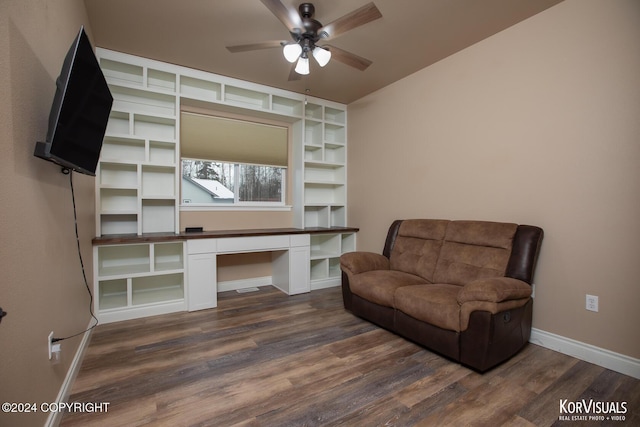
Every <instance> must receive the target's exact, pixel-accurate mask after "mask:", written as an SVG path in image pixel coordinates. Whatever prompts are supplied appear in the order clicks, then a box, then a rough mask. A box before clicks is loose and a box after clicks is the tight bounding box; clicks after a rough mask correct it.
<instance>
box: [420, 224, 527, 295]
mask: <svg viewBox="0 0 640 427" xmlns="http://www.w3.org/2000/svg"><path fill="white" fill-rule="evenodd" d="M517 229H518V225H517V224H510V223H501V222H487V221H451V222H450V223H449V224H448V226H447V228H446V233H445V236H444V241H443V242H442V248H441V250H440V254H439V256H438V257H437V259H438V261H437V264H436V268H435V271H434V274H433V282H435V283H448V284H454V285H460V286H464V285H466V284H467V283H470V282H472V281H474V280H476V279H482V278H487V277H495V276H504V274H505V271H506V268H507V264H508V262H509V257H510V255H511V247H512V244H513V237H514V235H515V233H516V230H517Z"/></svg>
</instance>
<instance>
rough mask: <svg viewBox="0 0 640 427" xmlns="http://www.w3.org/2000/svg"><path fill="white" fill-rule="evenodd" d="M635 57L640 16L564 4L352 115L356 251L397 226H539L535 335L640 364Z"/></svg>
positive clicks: (631, 6)
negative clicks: (591, 303)
mask: <svg viewBox="0 0 640 427" xmlns="http://www.w3.org/2000/svg"><path fill="white" fill-rule="evenodd" d="M638 41H640V2H638V1H636V0H616V1H610V2H604V1H600V0H567V1H565V2H563V3H561V4H559V5H557V6H555V7H553V8H551V9H549V10H547V11H545V12H543V13H541V14H539V15H537V16H534V17H533V18H531V19H529V20H527V21H525V22H523V23H521V24H519V25H516V26H514V27H512V28H510V29H507V30H505V31H503V32H502V33H500V34H497V35H495V36H493V37H491V38H489V39H486V40H484V41H482V42H480V43H478V44H476V45H474V46H472V47H470V48H468V49H466V50H464V51H462V52H460V53H458V54H456V55H453V56H451V57H449V58H446V59H445V60H443V61H441V62H439V63H437V64H435V65H433V66H431V67H428V68H426V69H424V70H422V71H420V72H418V73H416V74H414V75H412V76H410V77H408V78H405V79H404V80H402V81H400V82H398V83H396V84H394V85H392V86H389V87H387V88H384V89H382V90H380V91H378V92H376V93H374V94H372V95H370V96H368V97H366V98H364V99H361V100H359V101H357V102H355V103H353V104H351V105H350V106H349V152H348V155H349V182H348V184H349V224H350V225H352V226H357V227H360V228H361V231H360V233H359V234H358V247H359V249H361V250H371V251H376V252H379V251H381V250H382V246H383V243H384V237H385V235H386V229H387V228H388V226H389V224H390V223H391V221H392V220H393V219H395V218H411V217H429V218H449V219H484V220H497V221H513V222H518V223H528V224H535V225H539V226H541V227H543V228H544V230H545V239H544V242H543V245H542V251H541V257H540V261H539V264H538V269H537V273H536V277H535V283H536V295H535V296H536V298H535V304H534V314H533V316H534V327H535V328H538V329H541V330H544V331H548V332H551V333H555V334H558V335H561V336H564V337H568V338H572V339H575V340H578V341H581V342H584V343H588V344H592V345H595V346H598V347H601V348H605V349H608V350H611V351H614V352H618V353H622V354H625V355H628V356H631V357H634V358H639V357H640V334H639V332H638V325H640V310H638V307H637V305H638V304H640V286H638V283H639V280H640V263H639V262H638V256H639V254H640V221H639V218H640V166H639V165H640V120H639V117H640V84H639V82H640V80H638V76H640V49H638ZM587 293H589V294H593V295H597V296H599V297H600V311H599V312H598V313H593V312H588V311H586V310H585V294H587Z"/></svg>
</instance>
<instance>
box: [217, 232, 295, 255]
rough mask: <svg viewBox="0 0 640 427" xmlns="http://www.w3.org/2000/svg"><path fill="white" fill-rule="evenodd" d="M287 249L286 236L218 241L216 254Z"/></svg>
mask: <svg viewBox="0 0 640 427" xmlns="http://www.w3.org/2000/svg"><path fill="white" fill-rule="evenodd" d="M287 248H289V236H288V235H283V236H256V237H229V238H224V239H218V253H224V252H254V251H270V250H278V249H287Z"/></svg>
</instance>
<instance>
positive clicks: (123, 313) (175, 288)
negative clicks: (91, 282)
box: [94, 242, 186, 322]
mask: <svg viewBox="0 0 640 427" xmlns="http://www.w3.org/2000/svg"><path fill="white" fill-rule="evenodd" d="M94 259H95V260H96V261H97V263H96V265H95V276H96V280H95V282H96V283H95V295H96V300H95V301H96V307H97V312H98V314H99V316H100V320H101V321H102V322H109V321H114V320H126V319H132V318H136V317H141V316H151V315H157V314H163V313H170V312H174V311H180V310H185V308H186V299H185V285H184V271H185V267H184V265H185V262H184V260H185V251H184V244H183V243H182V242H169V243H140V244H125V245H106V246H95V247H94Z"/></svg>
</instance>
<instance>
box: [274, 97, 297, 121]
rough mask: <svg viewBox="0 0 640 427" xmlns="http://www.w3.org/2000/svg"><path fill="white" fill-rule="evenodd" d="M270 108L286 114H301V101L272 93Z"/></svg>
mask: <svg viewBox="0 0 640 427" xmlns="http://www.w3.org/2000/svg"><path fill="white" fill-rule="evenodd" d="M271 109H272V110H273V111H274V112H276V113H281V114H285V115H287V116H302V101H300V100H297V99H291V98H285V97H282V96H277V95H273V96H272V98H271Z"/></svg>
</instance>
